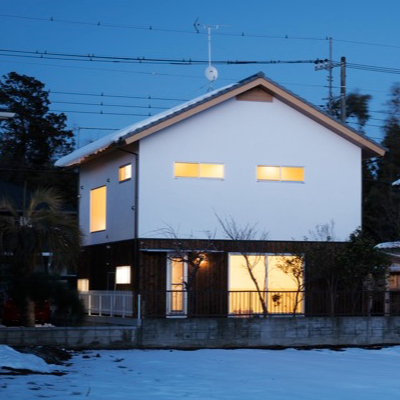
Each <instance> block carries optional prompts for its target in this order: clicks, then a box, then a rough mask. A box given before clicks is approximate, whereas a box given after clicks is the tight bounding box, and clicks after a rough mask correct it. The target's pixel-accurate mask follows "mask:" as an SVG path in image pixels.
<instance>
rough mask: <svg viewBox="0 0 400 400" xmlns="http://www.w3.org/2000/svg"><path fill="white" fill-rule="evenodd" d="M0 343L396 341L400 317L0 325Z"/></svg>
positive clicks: (180, 344)
mask: <svg viewBox="0 0 400 400" xmlns="http://www.w3.org/2000/svg"><path fill="white" fill-rule="evenodd" d="M0 343H1V344H8V345H11V346H27V345H49V346H63V347H67V348H68V347H69V348H138V347H141V348H180V349H188V348H246V347H276V346H279V347H297V346H299V347H300V346H307V347H316V346H370V345H381V344H386V345H394V344H400V317H345V318H301V317H296V318H293V317H274V318H267V319H262V318H259V319H257V318H253V319H247V318H240V319H239V318H227V319H225V318H220V319H217V318H207V319H154V320H151V319H146V320H144V321H143V324H142V327H135V326H102V327H98V326H96V327H79V328H63V327H49V328H19V327H18V328H0Z"/></svg>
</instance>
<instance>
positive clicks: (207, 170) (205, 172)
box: [200, 164, 224, 179]
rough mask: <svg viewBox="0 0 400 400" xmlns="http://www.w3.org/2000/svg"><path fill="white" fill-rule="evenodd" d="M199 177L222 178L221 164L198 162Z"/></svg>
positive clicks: (222, 169) (222, 167) (222, 168)
mask: <svg viewBox="0 0 400 400" xmlns="http://www.w3.org/2000/svg"><path fill="white" fill-rule="evenodd" d="M200 178H215V179H224V166H223V164H200Z"/></svg>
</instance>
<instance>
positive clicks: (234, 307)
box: [79, 290, 400, 319]
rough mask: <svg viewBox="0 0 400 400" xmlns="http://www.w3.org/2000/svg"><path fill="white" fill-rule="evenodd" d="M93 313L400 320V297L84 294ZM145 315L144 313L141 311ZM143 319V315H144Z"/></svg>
mask: <svg viewBox="0 0 400 400" xmlns="http://www.w3.org/2000/svg"><path fill="white" fill-rule="evenodd" d="M79 296H80V298H81V299H82V300H83V303H84V305H85V308H86V310H87V313H88V314H89V315H99V316H119V317H137V318H138V319H140V318H165V317H191V318H200V317H265V316H285V315H286V316H287V315H293V316H309V317H318V316H331V317H337V316H398V315H400V291H375V292H373V291H362V292H332V293H330V292H316V291H262V292H257V291H227V290H225V291H214V290H208V291H177V290H168V291H163V292H149V291H147V292H144V293H142V294H141V297H140V296H138V295H137V294H135V293H134V292H129V291H93V290H92V291H89V292H80V294H79ZM139 310H140V311H139ZM138 314H139V315H138Z"/></svg>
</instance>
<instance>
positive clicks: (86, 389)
mask: <svg viewBox="0 0 400 400" xmlns="http://www.w3.org/2000/svg"><path fill="white" fill-rule="evenodd" d="M70 361H71V362H72V363H71V365H70V366H64V367H62V369H63V370H64V371H67V372H68V373H67V374H66V375H64V376H54V375H27V376H7V375H2V376H0V398H1V399H7V400H11V399H18V400H24V399H29V400H31V399H36V398H50V399H71V398H72V399H80V398H82V399H83V398H85V399H94V400H97V399H113V400H114V399H115V400H117V399H125V400H131V399H138V400H153V399H162V400H170V399H174V400H175V399H181V398H187V399H199V400H200V399H201V400H205V399H221V400H222V399H230V400H236V399H240V400H247V399H258V398H259V399H279V400H289V399H290V400H293V399H296V400H305V399H307V400H314V399H315V400H350V399H351V400H372V399H373V400H376V399H396V398H398V397H399V393H400V379H399V378H400V370H399V365H400V346H398V347H391V348H383V349H381V350H365V349H355V348H354V349H345V350H344V351H332V350H294V349H287V350H249V349H246V350H244V349H242V350H197V351H178V350H173V351H170V350H119V351H111V350H102V351H85V352H78V353H75V355H74V356H73V358H72V359H71V360H70Z"/></svg>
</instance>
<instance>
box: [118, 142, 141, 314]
mask: <svg viewBox="0 0 400 400" xmlns="http://www.w3.org/2000/svg"><path fill="white" fill-rule="evenodd" d="M117 149H118V150H121V151H123V152H125V153H129V154H133V155H134V156H135V197H134V205H133V208H134V209H133V211H134V217H135V222H134V224H133V236H134V241H133V263H134V265H135V266H136V282H135V290H136V293H137V296H138V299H140V285H139V283H140V258H139V238H138V235H139V154H138V153H135V152H134V151H130V150H127V149H124V148H122V147H119V146H118V147H117ZM137 308H138V310H139V309H140V305H139V304H137ZM138 319H139V316H138Z"/></svg>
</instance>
